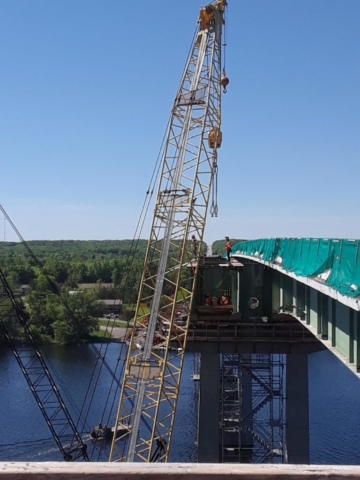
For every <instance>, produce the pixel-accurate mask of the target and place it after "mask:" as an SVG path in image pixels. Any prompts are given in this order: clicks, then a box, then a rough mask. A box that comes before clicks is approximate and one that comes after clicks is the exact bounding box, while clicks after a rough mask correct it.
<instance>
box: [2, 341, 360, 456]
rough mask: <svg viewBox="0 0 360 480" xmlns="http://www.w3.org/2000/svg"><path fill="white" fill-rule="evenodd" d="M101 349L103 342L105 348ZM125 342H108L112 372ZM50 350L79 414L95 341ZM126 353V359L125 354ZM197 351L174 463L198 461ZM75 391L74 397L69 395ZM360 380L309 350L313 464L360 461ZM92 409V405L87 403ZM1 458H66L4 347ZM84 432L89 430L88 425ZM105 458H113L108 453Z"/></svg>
mask: <svg viewBox="0 0 360 480" xmlns="http://www.w3.org/2000/svg"><path fill="white" fill-rule="evenodd" d="M99 348H100V346H99ZM120 349H121V345H120V344H116V343H114V344H110V345H109V346H108V352H107V356H106V358H107V361H108V363H109V365H110V366H111V367H112V368H113V369H114V368H115V364H116V362H117V359H118V358H119V350H120ZM44 355H45V357H46V360H47V361H48V363H49V366H50V368H51V369H52V371H53V373H54V375H56V382H57V384H58V386H59V387H60V389H61V391H62V394H63V396H64V398H65V401H66V402H67V405H68V408H69V410H70V411H71V413H72V415H73V418H77V413H76V410H77V409H76V408H75V405H78V406H79V407H80V406H81V405H82V403H83V400H84V397H85V394H86V391H87V388H88V384H89V380H90V377H91V375H92V374H93V366H94V363H95V359H96V354H95V352H94V350H93V349H92V348H91V347H90V346H89V345H79V346H76V347H59V346H51V347H46V348H45V349H44ZM120 357H124V352H121V354H120ZM193 369H194V356H193V354H186V358H185V364H184V369H183V376H182V383H181V391H180V397H179V403H178V410H177V415H176V422H175V428H174V434H173V441H172V449H171V458H170V460H171V461H173V462H195V461H196V449H195V446H194V443H195V441H196V410H197V401H196V388H197V387H196V383H195V382H194V381H193V380H192V379H191V374H192V372H193ZM98 373H101V375H99V376H98V380H97V385H96V389H95V391H94V392H92V391H91V392H90V394H91V395H93V396H94V399H93V402H92V408H91V409H90V410H89V416H88V424H89V425H96V424H97V423H98V422H99V419H100V418H102V413H103V409H104V403H105V400H106V398H107V395H108V391H109V385H110V384H111V378H110V376H109V374H108V373H107V372H106V371H105V370H102V371H101V372H99V371H97V372H96V375H97V374H98ZM68 394H69V395H68ZM359 399H360V381H359V380H358V379H357V378H356V377H355V375H353V374H352V373H351V372H350V371H349V370H348V369H347V368H346V367H345V366H344V365H343V364H342V363H341V362H339V361H338V360H337V359H336V358H335V357H334V356H333V355H332V354H331V353H330V352H328V351H323V352H319V353H316V354H312V355H309V406H310V452H311V453H310V459H311V463H312V464H349V465H350V464H351V465H357V464H360V401H359ZM86 408H87V406H86ZM0 412H1V425H2V429H1V431H2V435H1V438H0V461H48V460H55V461H57V460H61V455H60V453H59V452H58V450H57V447H56V445H55V443H54V441H53V439H52V437H50V434H49V430H48V428H47V426H46V424H45V421H44V419H43V417H42V415H41V414H40V411H39V408H38V406H37V404H36V403H35V400H34V398H33V396H32V394H31V393H30V390H29V387H28V385H27V383H26V381H25V379H24V378H23V376H22V374H21V372H20V369H19V366H18V364H17V362H16V360H15V358H14V356H13V354H12V352H11V351H10V350H8V349H7V348H5V347H0ZM85 431H86V428H85ZM101 455H102V456H101V457H100V458H101V459H102V460H103V461H106V460H107V455H108V453H107V452H106V451H103V452H102V454H101Z"/></svg>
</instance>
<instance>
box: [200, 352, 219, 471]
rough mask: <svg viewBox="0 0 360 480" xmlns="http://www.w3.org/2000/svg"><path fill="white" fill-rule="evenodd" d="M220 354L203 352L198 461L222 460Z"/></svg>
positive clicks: (217, 461)
mask: <svg viewBox="0 0 360 480" xmlns="http://www.w3.org/2000/svg"><path fill="white" fill-rule="evenodd" d="M219 423H220V355H219V354H216V353H202V354H201V362H200V389H199V412H198V441H197V442H198V462H199V463H219V461H220V428H219Z"/></svg>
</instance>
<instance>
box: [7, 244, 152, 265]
mask: <svg viewBox="0 0 360 480" xmlns="http://www.w3.org/2000/svg"><path fill="white" fill-rule="evenodd" d="M27 244H28V245H29V247H30V249H31V250H32V251H33V252H34V254H35V255H36V256H37V257H38V258H42V257H46V256H48V255H56V256H59V257H61V258H63V259H74V258H76V259H78V260H89V259H93V258H95V257H96V258H108V257H114V256H115V257H125V256H127V255H128V253H129V251H130V249H131V248H132V250H134V249H135V247H136V251H137V255H136V257H138V258H143V257H144V255H145V250H146V245H147V240H139V241H138V242H137V245H135V243H134V244H133V241H132V240H31V241H29V242H27ZM8 255H21V256H25V257H27V256H29V255H28V253H27V251H26V249H25V248H24V245H22V244H21V243H16V242H0V257H2V256H8Z"/></svg>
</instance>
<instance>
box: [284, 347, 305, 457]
mask: <svg viewBox="0 0 360 480" xmlns="http://www.w3.org/2000/svg"><path fill="white" fill-rule="evenodd" d="M286 463H290V464H303V465H304V464H309V463H310V453H309V387H308V357H307V355H306V354H303V355H296V354H289V355H287V356H286Z"/></svg>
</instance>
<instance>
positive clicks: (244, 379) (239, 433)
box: [220, 354, 285, 463]
mask: <svg viewBox="0 0 360 480" xmlns="http://www.w3.org/2000/svg"><path fill="white" fill-rule="evenodd" d="M220 372H221V373H220V375H221V395H220V402H221V405H220V408H221V410H220V412H221V416H220V430H221V435H220V438H221V461H222V462H223V463H284V461H285V445H284V399H285V394H284V356H283V355H258V354H256V355H238V354H223V355H222V358H221V370H220Z"/></svg>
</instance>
